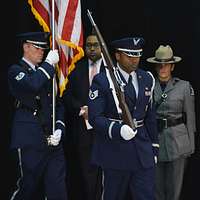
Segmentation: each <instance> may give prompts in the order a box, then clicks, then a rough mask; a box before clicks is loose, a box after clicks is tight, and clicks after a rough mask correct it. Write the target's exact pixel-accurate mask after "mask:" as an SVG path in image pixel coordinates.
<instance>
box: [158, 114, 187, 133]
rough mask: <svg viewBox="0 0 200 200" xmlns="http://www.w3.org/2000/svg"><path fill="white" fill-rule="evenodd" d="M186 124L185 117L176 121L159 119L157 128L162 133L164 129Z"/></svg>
mask: <svg viewBox="0 0 200 200" xmlns="http://www.w3.org/2000/svg"><path fill="white" fill-rule="evenodd" d="M182 123H184V120H183V117H180V118H177V119H174V118H169V119H168V118H158V119H157V126H158V131H159V132H161V131H162V130H163V129H165V128H168V127H172V126H176V125H178V124H182Z"/></svg>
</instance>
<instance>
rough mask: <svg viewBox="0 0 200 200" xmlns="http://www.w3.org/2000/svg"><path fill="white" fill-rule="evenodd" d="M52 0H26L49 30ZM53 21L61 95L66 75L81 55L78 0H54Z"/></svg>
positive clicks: (81, 30) (45, 28)
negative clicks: (58, 58)
mask: <svg viewBox="0 0 200 200" xmlns="http://www.w3.org/2000/svg"><path fill="white" fill-rule="evenodd" d="M52 1H53V0H28V3H29V4H30V6H31V11H32V12H33V14H34V15H35V17H36V19H37V20H38V21H39V23H40V25H41V26H42V27H43V29H44V31H47V32H51V31H52V30H51V22H52V12H51V11H52V9H51V5H52ZM54 3H55V4H54V5H55V14H54V16H55V19H54V20H55V21H54V28H55V30H54V32H55V39H56V42H55V44H56V48H58V49H59V56H60V61H59V64H58V66H59V67H58V77H59V88H60V94H61V95H62V93H63V91H64V89H65V85H66V84H67V82H68V78H67V77H68V75H69V74H70V73H71V71H73V69H74V67H75V65H74V64H75V63H76V62H77V61H78V60H79V59H80V58H82V57H83V55H84V52H83V49H82V45H83V29H82V20H81V1H80V0H54Z"/></svg>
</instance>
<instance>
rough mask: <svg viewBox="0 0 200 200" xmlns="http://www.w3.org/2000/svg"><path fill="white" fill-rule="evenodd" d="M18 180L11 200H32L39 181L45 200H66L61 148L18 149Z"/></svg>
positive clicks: (64, 168) (63, 160)
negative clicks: (41, 183)
mask: <svg viewBox="0 0 200 200" xmlns="http://www.w3.org/2000/svg"><path fill="white" fill-rule="evenodd" d="M18 156H19V167H20V178H19V179H18V183H17V186H18V188H17V190H16V191H15V192H14V194H13V196H12V198H11V199H12V200H22V199H23V200H32V198H33V196H34V193H35V191H36V190H37V187H38V184H39V182H40V181H42V182H43V183H44V194H45V197H46V198H47V200H66V199H67V192H66V184H65V181H66V179H65V170H66V167H65V158H64V154H63V150H62V148H58V147H51V148H48V149H45V150H44V149H43V150H35V149H32V148H26V149H18Z"/></svg>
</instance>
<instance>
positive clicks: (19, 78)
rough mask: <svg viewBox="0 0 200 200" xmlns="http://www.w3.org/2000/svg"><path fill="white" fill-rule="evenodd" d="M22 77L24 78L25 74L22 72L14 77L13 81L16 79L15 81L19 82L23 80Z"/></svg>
mask: <svg viewBox="0 0 200 200" xmlns="http://www.w3.org/2000/svg"><path fill="white" fill-rule="evenodd" d="M24 76H25V73H24V72H20V73H19V74H18V75H17V76H16V77H15V79H16V80H17V81H20V80H21V79H23V77H24Z"/></svg>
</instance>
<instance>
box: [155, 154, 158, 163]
mask: <svg viewBox="0 0 200 200" xmlns="http://www.w3.org/2000/svg"><path fill="white" fill-rule="evenodd" d="M154 161H155V164H157V163H158V158H157V156H154Z"/></svg>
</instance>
